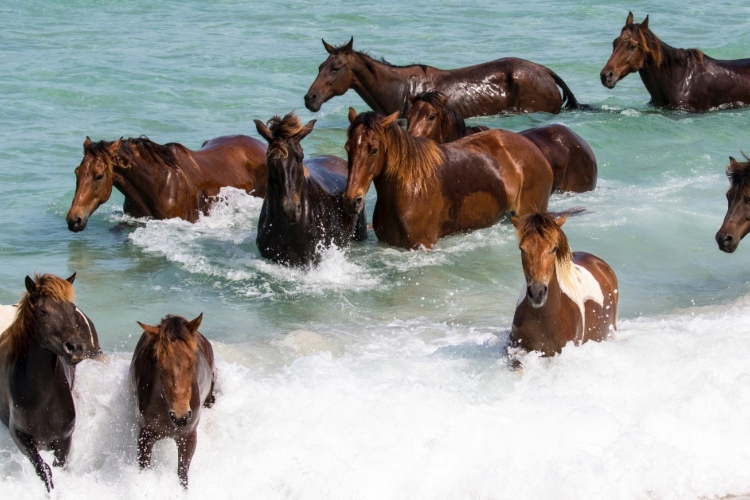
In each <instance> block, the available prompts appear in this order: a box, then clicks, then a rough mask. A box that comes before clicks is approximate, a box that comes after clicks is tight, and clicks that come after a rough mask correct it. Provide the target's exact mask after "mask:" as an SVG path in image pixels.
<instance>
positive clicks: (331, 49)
mask: <svg viewBox="0 0 750 500" xmlns="http://www.w3.org/2000/svg"><path fill="white" fill-rule="evenodd" d="M320 41H322V42H323V47H325V48H326V51H327V52H328V53H329V54H333V51H334V50H336V48H335V47H334V46H333V45H331V44H330V43H327V42H326V41H325V40H323V39H322V38H321V39H320Z"/></svg>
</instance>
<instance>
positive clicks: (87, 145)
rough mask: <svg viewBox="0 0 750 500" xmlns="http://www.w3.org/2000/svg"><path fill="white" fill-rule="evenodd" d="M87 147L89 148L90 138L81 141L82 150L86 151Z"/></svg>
mask: <svg viewBox="0 0 750 500" xmlns="http://www.w3.org/2000/svg"><path fill="white" fill-rule="evenodd" d="M89 146H91V137H89V136H86V139H84V141H83V150H84V151H86V150H87V149H88V147H89Z"/></svg>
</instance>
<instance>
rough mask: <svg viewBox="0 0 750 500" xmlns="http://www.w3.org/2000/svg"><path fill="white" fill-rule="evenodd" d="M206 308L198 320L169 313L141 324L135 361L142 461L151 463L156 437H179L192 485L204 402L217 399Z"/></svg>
mask: <svg viewBox="0 0 750 500" xmlns="http://www.w3.org/2000/svg"><path fill="white" fill-rule="evenodd" d="M202 320H203V313H201V315H200V316H198V317H197V318H195V319H194V320H192V321H188V320H186V319H185V318H183V317H181V316H171V315H170V316H167V317H166V318H164V319H162V320H161V323H160V324H159V326H151V325H145V324H143V323H141V322H138V324H139V325H140V326H141V328H142V329H143V335H141V338H140V340H138V345H136V347H135V352H134V353H133V360H132V361H131V363H130V380H131V383H132V385H133V388H134V390H135V405H136V415H137V418H138V427H139V429H140V432H139V434H138V464H139V465H140V467H141V468H146V467H149V466H150V465H151V451H152V450H153V448H154V443H155V442H156V441H157V440H159V439H163V438H172V439H174V440H175V442H176V443H177V455H178V465H177V475H178V477H179V478H180V483H181V484H182V486H183V487H185V488H187V486H188V469H189V468H190V462H191V461H192V459H193V453H195V446H196V444H197V443H198V433H197V428H198V422H199V421H200V416H201V415H200V411H201V407H202V406H205V407H206V408H210V407H211V406H212V405H213V404H214V401H215V398H214V383H215V381H216V372H215V368H214V352H213V349H212V348H211V344H210V343H209V342H208V340H206V337H204V336H203V335H202V334H201V333H200V332H199V331H198V328H199V327H200V324H201V321H202Z"/></svg>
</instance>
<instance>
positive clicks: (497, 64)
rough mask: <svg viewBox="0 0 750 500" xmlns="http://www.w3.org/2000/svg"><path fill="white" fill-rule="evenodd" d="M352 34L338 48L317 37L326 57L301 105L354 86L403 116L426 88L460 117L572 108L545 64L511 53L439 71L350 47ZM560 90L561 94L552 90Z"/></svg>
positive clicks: (377, 106)
mask: <svg viewBox="0 0 750 500" xmlns="http://www.w3.org/2000/svg"><path fill="white" fill-rule="evenodd" d="M353 43H354V39H353V38H352V39H351V40H349V43H347V44H345V45H343V46H341V47H333V46H331V45H329V44H327V43H326V41H325V40H323V46H324V47H325V49H326V50H327V51H328V54H330V55H329V56H328V59H326V60H325V62H323V64H321V65H320V68H319V72H318V77H317V78H316V79H315V81H314V82H313V83H312V85H310V89H309V90H308V91H307V94H306V95H305V106H307V109H309V110H310V111H318V110H319V109H320V107H321V106H322V105H323V103H324V102H326V101H328V100H329V99H331V98H332V97H334V96H339V95H343V94H344V93H345V92H346V91H347V90H349V89H354V91H355V92H357V94H359V96H360V97H361V98H362V99H363V100H364V101H365V102H366V103H367V105H368V106H370V108H371V109H373V110H374V111H377V112H379V113H383V114H384V115H390V114H391V113H394V112H396V111H398V112H399V113H400V115H401V117H404V116H405V115H406V112H407V111H408V110H409V107H410V106H411V103H410V102H409V99H408V96H409V95H416V94H419V93H422V92H425V91H427V90H430V89H434V90H439V91H440V92H442V93H443V94H445V95H447V96H448V97H449V100H450V105H451V106H452V107H453V108H454V109H455V110H456V112H457V113H458V114H459V115H460V116H462V117H464V118H468V117H470V116H479V115H495V114H498V113H533V112H536V111H546V112H549V113H559V112H560V110H561V109H562V108H563V107H565V109H572V108H577V107H578V101H576V98H575V96H574V95H573V93H572V92H571V91H570V89H569V88H568V86H567V85H566V84H565V82H564V81H563V80H562V79H561V78H560V77H559V76H557V75H556V74H555V72H554V71H552V70H551V69H549V68H545V67H544V66H542V65H540V64H537V63H534V62H531V61H526V60H524V59H517V58H515V57H506V58H503V59H497V60H495V61H490V62H486V63H482V64H477V65H476V66H469V67H467V68H460V69H453V70H442V69H438V68H434V67H432V66H425V65H424V64H414V65H411V66H394V65H392V64H390V63H387V62H385V61H377V60H375V59H373V58H372V57H370V56H368V55H367V54H365V53H363V52H355V51H354V50H353V49H352V46H353ZM558 85H559V86H560V88H561V89H562V96H561V95H560V91H559V90H557V87H558Z"/></svg>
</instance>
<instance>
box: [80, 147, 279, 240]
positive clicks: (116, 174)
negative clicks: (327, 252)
mask: <svg viewBox="0 0 750 500" xmlns="http://www.w3.org/2000/svg"><path fill="white" fill-rule="evenodd" d="M75 174H76V192H75V195H74V197H73V202H72V204H71V205H70V210H69V211H68V215H67V217H66V220H67V222H68V229H70V230H71V231H74V232H78V231H83V230H84V229H85V228H86V224H87V222H88V220H89V217H90V216H91V214H92V213H94V211H95V210H96V209H97V208H99V206H100V205H102V204H103V203H106V202H107V200H109V197H110V196H111V194H112V187H115V188H117V189H118V190H119V191H120V192H121V193H122V194H123V195H124V196H125V202H124V204H123V210H124V211H125V213H126V214H128V215H132V216H133V217H152V218H154V219H171V218H174V217H178V218H180V219H185V220H187V221H189V222H195V221H197V220H198V217H199V216H200V214H201V213H206V212H207V211H208V209H209V208H210V207H211V204H212V203H213V200H214V199H215V197H216V195H218V194H219V191H220V190H221V188H222V187H234V188H237V189H242V190H244V191H246V192H248V193H250V194H252V195H255V196H259V197H264V196H265V194H266V147H265V145H264V144H263V143H262V142H261V141H259V140H258V139H253V138H252V137H248V136H245V135H232V136H222V137H216V138H214V139H211V140H209V141H206V142H205V143H203V146H202V147H201V148H200V149H199V150H198V151H191V150H190V149H188V148H186V147H185V146H183V145H182V144H178V143H175V142H173V143H169V144H164V145H162V144H157V143H155V142H153V141H151V140H150V139H148V138H147V137H139V138H136V139H125V140H123V139H118V140H117V141H114V142H109V141H99V142H92V141H91V139H89V138H88V137H86V140H85V141H84V143H83V160H81V164H80V165H78V168H76V169H75Z"/></svg>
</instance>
